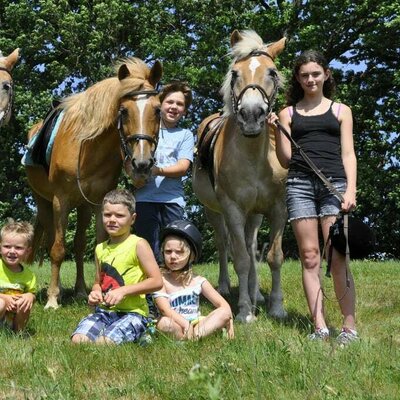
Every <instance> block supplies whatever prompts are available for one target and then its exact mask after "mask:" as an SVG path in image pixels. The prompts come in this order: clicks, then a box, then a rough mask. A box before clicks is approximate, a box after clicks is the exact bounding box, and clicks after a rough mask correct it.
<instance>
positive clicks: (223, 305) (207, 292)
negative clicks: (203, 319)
mask: <svg viewBox="0 0 400 400" xmlns="http://www.w3.org/2000/svg"><path fill="white" fill-rule="evenodd" d="M202 294H203V295H204V297H205V298H206V299H207V300H208V301H210V302H211V303H212V304H213V306H214V307H215V309H216V310H218V309H219V310H223V312H222V314H224V315H225V316H226V315H230V318H229V320H228V322H227V323H226V325H225V327H224V328H225V329H226V334H227V338H228V339H233V338H234V337H235V332H234V328H233V317H232V310H231V307H230V305H229V303H228V302H227V301H226V300H225V299H224V298H223V297H222V296H221V295H220V294H219V293H218V292H217V291H216V290H215V289H214V287H213V286H212V285H211V283H210V282H208V281H205V282H203V284H202Z"/></svg>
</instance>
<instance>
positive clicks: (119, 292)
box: [104, 287, 125, 306]
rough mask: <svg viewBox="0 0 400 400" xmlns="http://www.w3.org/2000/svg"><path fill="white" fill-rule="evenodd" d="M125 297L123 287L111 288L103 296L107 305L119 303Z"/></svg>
mask: <svg viewBox="0 0 400 400" xmlns="http://www.w3.org/2000/svg"><path fill="white" fill-rule="evenodd" d="M124 297H125V292H124V288H123V287H120V288H118V289H113V290H110V291H109V292H107V293H106V294H105V296H104V303H105V304H106V305H107V306H115V305H116V304H118V303H120V302H121V301H122V300H123V299H124Z"/></svg>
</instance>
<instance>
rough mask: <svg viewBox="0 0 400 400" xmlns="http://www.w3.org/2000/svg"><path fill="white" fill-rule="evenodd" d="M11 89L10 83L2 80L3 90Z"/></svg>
mask: <svg viewBox="0 0 400 400" xmlns="http://www.w3.org/2000/svg"><path fill="white" fill-rule="evenodd" d="M10 89H11V85H10V83H8V82H4V83H3V90H5V91H6V92H8V91H9V90H10Z"/></svg>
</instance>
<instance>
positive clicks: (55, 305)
mask: <svg viewBox="0 0 400 400" xmlns="http://www.w3.org/2000/svg"><path fill="white" fill-rule="evenodd" d="M59 307H60V305H59V304H58V303H57V300H56V301H54V300H48V301H47V304H46V305H45V306H44V309H45V310H49V309H53V310H57V308H59Z"/></svg>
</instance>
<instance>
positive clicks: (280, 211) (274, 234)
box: [267, 204, 287, 318]
mask: <svg viewBox="0 0 400 400" xmlns="http://www.w3.org/2000/svg"><path fill="white" fill-rule="evenodd" d="M269 221H270V225H271V234H270V247H269V250H268V253H267V262H268V265H269V268H270V270H271V277H272V287H271V293H270V296H269V311H268V314H269V315H270V316H271V317H274V318H285V317H286V316H287V312H286V311H285V309H284V308H283V293H282V286H281V267H282V263H283V252H282V236H283V230H284V228H285V224H286V208H285V207H283V206H282V205H281V204H275V207H274V208H273V209H272V212H271V213H270V215H269Z"/></svg>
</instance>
